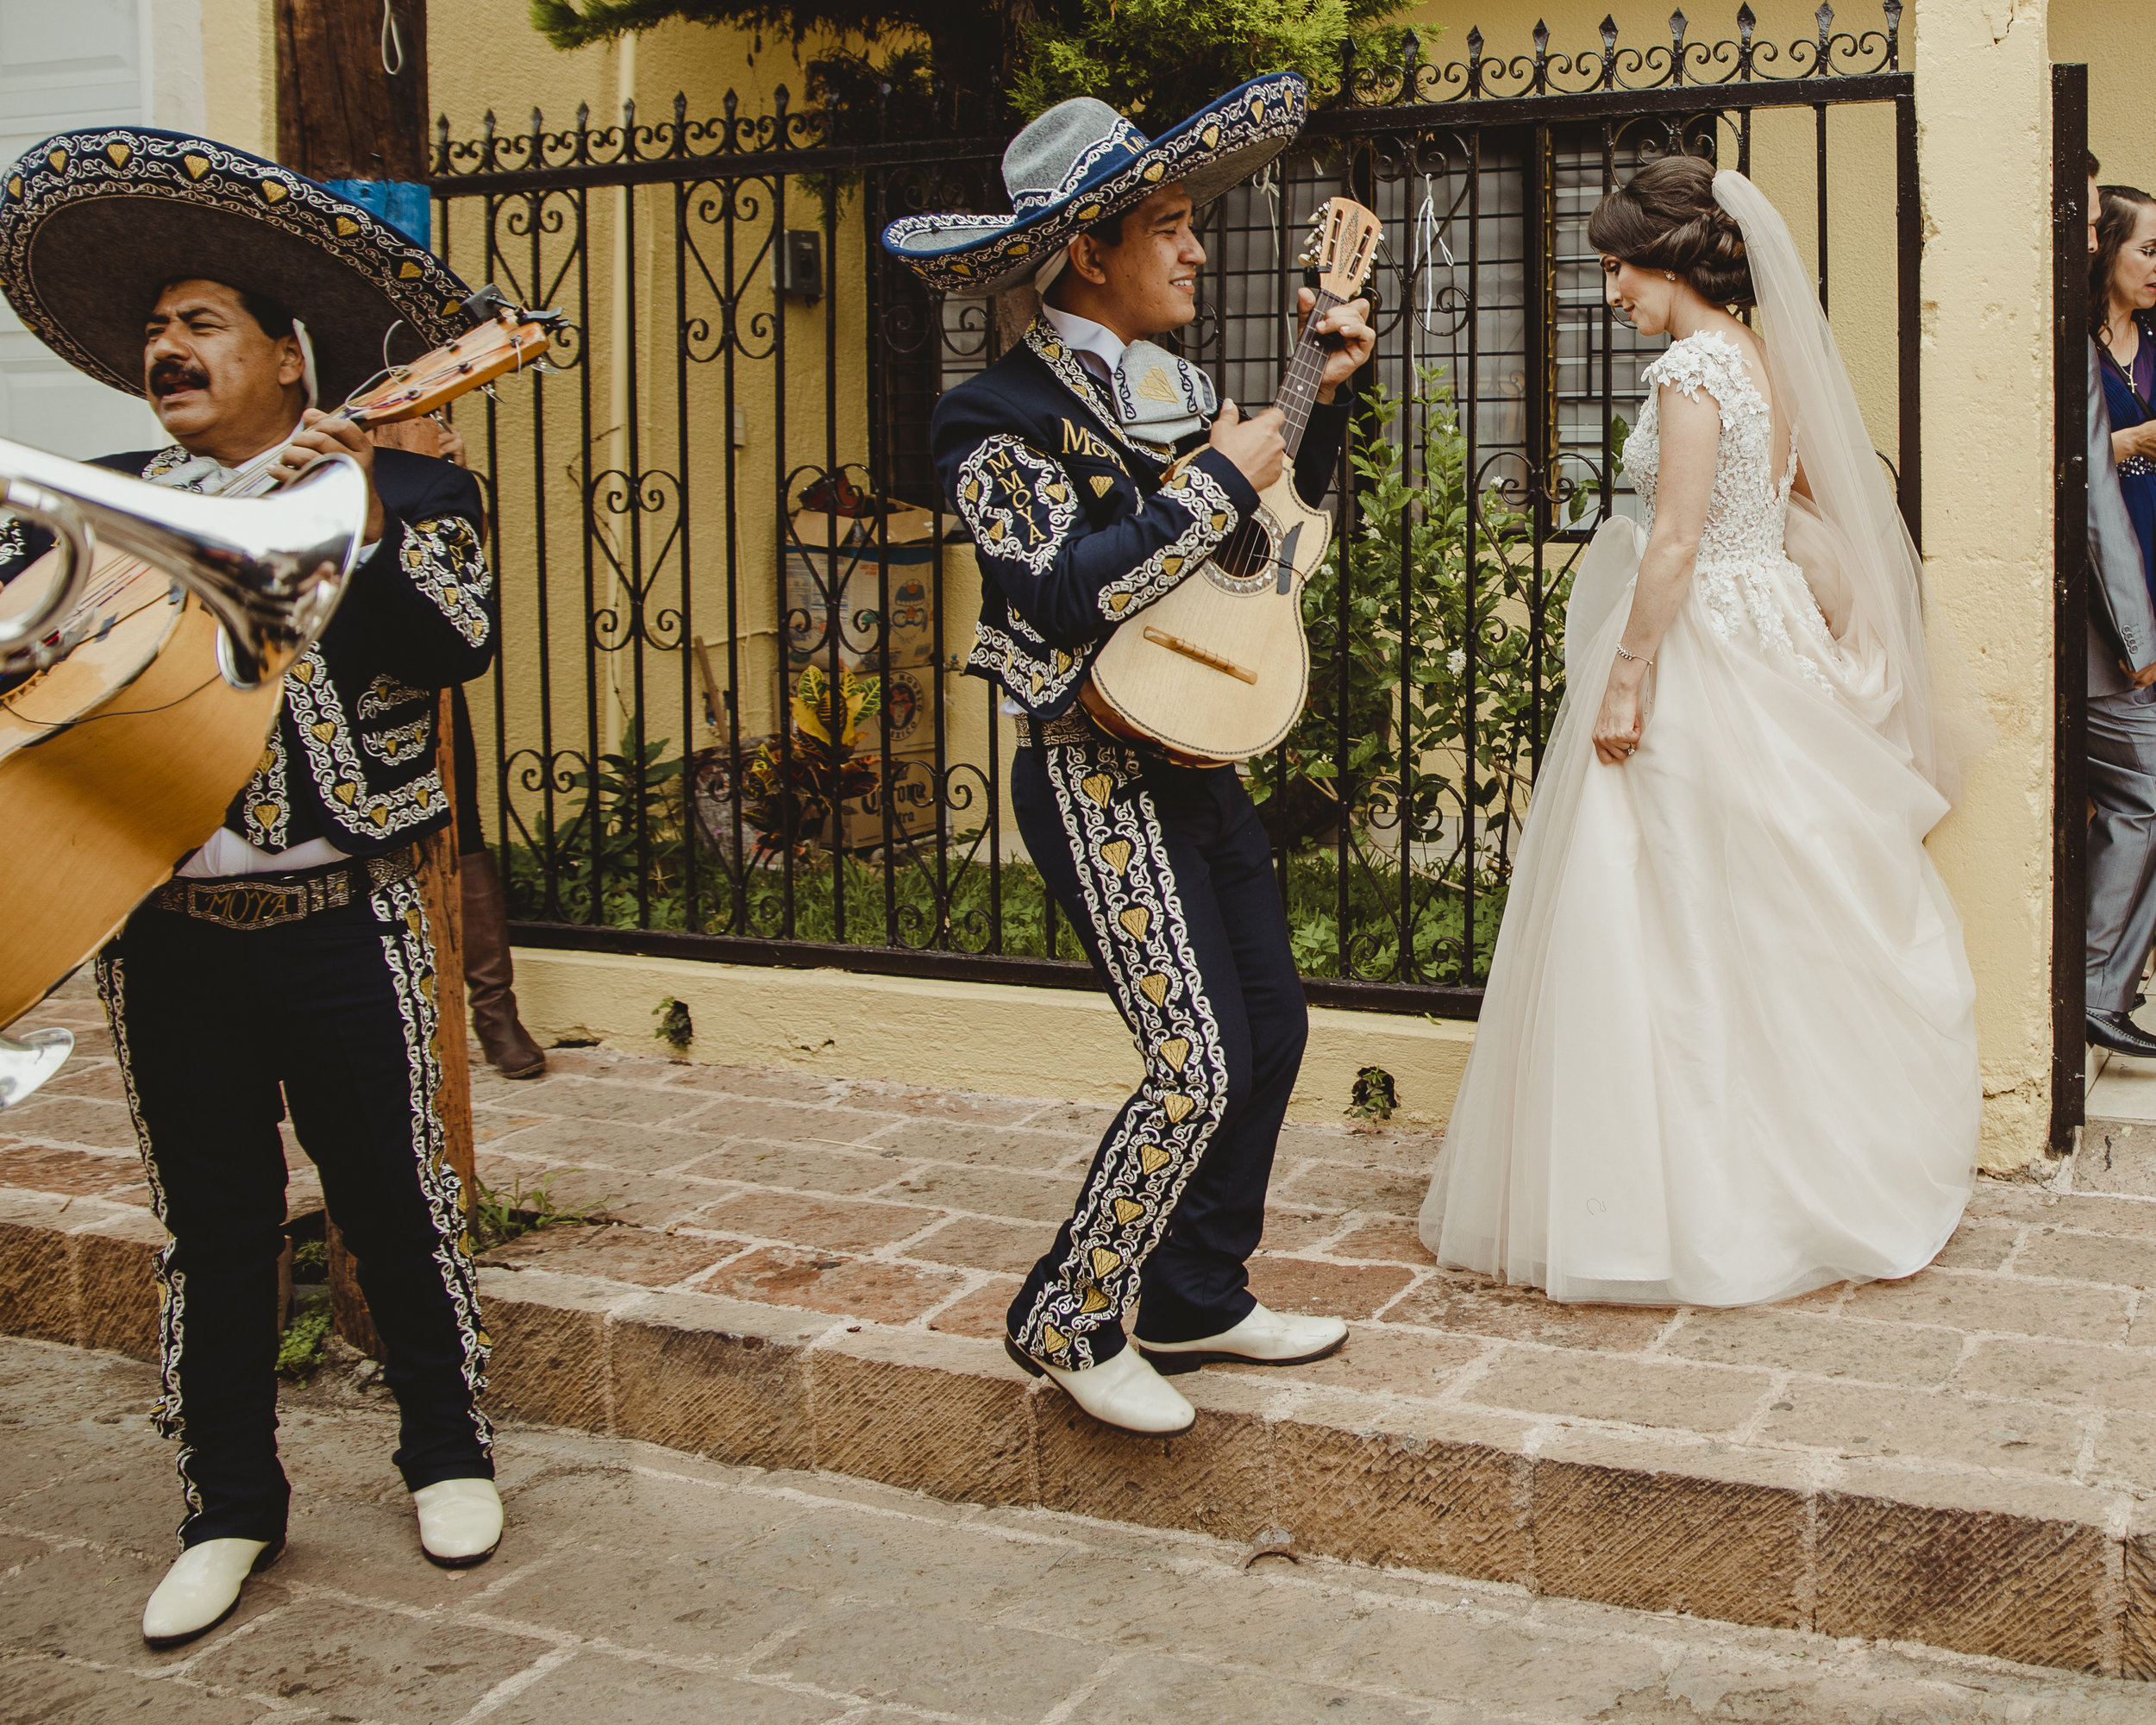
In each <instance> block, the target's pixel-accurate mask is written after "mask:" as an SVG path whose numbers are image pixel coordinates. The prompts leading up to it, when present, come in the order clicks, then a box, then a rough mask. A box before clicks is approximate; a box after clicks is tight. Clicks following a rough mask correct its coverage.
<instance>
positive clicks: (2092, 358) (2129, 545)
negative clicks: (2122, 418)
mask: <svg viewBox="0 0 2156 1725" xmlns="http://www.w3.org/2000/svg"><path fill="white" fill-rule="evenodd" d="M2089 568H2090V574H2092V576H2093V578H2094V579H2093V580H2091V582H2090V595H2089V598H2090V605H2089V620H2090V624H2091V625H2092V626H2093V627H2095V628H2096V630H2098V631H2099V632H2101V633H2102V634H2103V636H2104V637H2106V644H2107V645H2109V646H2110V647H2112V648H2115V649H2117V656H2118V657H2119V658H2121V659H2122V660H2124V661H2125V662H2126V663H2128V665H2131V666H2132V667H2133V668H2134V669H2136V670H2139V669H2140V668H2142V667H2143V666H2145V665H2147V663H2148V662H2150V661H2151V660H2152V659H2156V604H2153V603H2152V602H2151V600H2150V598H2149V591H2148V576H2147V572H2146V571H2144V570H2143V568H2142V567H2141V542H2140V536H2139V535H2137V534H2136V533H2135V532H2134V521H2133V517H2131V516H2129V515H2128V513H2127V512H2126V499H2125V497H2124V496H2123V495H2122V493H2121V492H2120V490H2119V470H2118V464H2117V463H2116V462H2115V461H2113V460H2112V458H2111V415H2110V413H2109V411H2108V410H2107V409H2106V408H2105V406H2104V405H2103V372H2102V370H2101V368H2100V367H2099V366H2098V364H2097V361H2096V343H2095V342H2090V343H2089ZM2099 669H2100V667H2098V666H2097V665H2096V664H2094V663H2092V664H2091V665H2090V672H2091V674H2092V677H2093V674H2095V673H2096V672H2097V671H2098V670H2099ZM2101 669H2105V670H2108V667H2102V668H2101ZM2103 681H2104V682H2106V683H2115V682H2116V681H2117V679H2115V678H2111V677H2109V676H2107V677H2105V679H2104V680H2103ZM2098 687H2099V688H2101V687H2102V685H2098Z"/></svg>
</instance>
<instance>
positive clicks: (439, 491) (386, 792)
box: [0, 445, 495, 856]
mask: <svg viewBox="0 0 2156 1725" xmlns="http://www.w3.org/2000/svg"><path fill="white" fill-rule="evenodd" d="M188 459H189V457H188V455H187V452H186V451H185V449H181V448H179V446H178V445H174V446H173V447H172V448H171V449H163V450H157V451H147V450H145V451H138V452H136V453H135V454H131V455H106V456H103V457H101V458H100V459H99V460H98V461H97V463H96V465H97V466H98V467H110V468H112V469H114V470H115V471H116V472H119V473H125V474H135V475H139V476H140V477H141V478H144V479H153V478H154V477H156V476H157V475H158V474H161V473H166V472H169V471H171V470H172V468H173V467H178V466H179V465H180V464H181V463H183V462H185V461H187V460H188ZM374 489H375V491H376V492H377V493H378V494H379V496H380V498H381V499H382V512H383V514H384V516H385V517H386V519H385V524H384V527H383V530H382V536H381V538H380V540H379V542H378V543H376V545H375V548H374V551H373V555H371V556H369V557H368V558H367V561H365V562H363V563H361V564H360V566H359V567H358V568H355V569H354V570H353V572H352V578H351V582H350V584H349V585H348V586H347V587H346V589H345V593H344V598H343V600H342V603H340V604H339V605H338V606H337V611H336V615H335V617H333V618H331V619H330V621H329V628H328V629H327V630H324V631H323V637H322V639H321V640H319V641H317V643H315V644H314V645H313V646H312V647H310V649H308V650H307V651H306V652H305V653H304V654H303V655H301V656H300V657H299V658H298V660H297V661H296V662H294V663H293V665H292V668H291V669H290V670H289V671H287V672H286V673H285V702H284V706H283V708H282V711H281V712H280V714H279V718H278V722H277V729H276V730H275V731H273V732H272V733H271V734H270V737H269V742H268V746H267V747H266V749H265V750H263V752H262V762H261V765H260V768H257V769H256V772H255V775H254V778H253V779H251V780H250V781H248V785H247V787H246V788H245V789H243V790H242V791H241V793H240V794H239V795H238V796H237V797H236V798H235V799H234V800H233V803H232V806H231V808H230V810H229V812H228V813H227V815H226V817H225V825H227V826H229V827H230V828H231V829H232V830H233V831H235V832H237V833H238V834H239V835H240V836H241V837H242V838H244V839H246V840H247V841H248V843H249V844H254V845H256V846H258V847H260V849H262V850H268V851H273V852H274V851H279V850H289V849H291V847H292V846H294V845H297V844H304V843H305V842H306V841H307V840H308V839H310V838H326V839H328V840H329V843H330V844H334V845H335V846H336V848H337V849H338V850H342V851H345V852H347V853H348V854H349V855H352V856H377V855H379V854H380V853H382V852H384V851H388V850H397V849H398V848H399V847H401V846H403V845H406V844H411V842H412V840H414V839H415V838H420V837H424V836H425V835H426V834H428V833H430V832H432V831H435V830H436V829H437V828H438V827H441V826H443V825H447V824H448V819H449V805H448V799H447V797H446V796H445V795H444V794H443V792H442V775H441V773H440V771H439V770H438V768H436V762H435V712H436V705H437V697H438V696H439V694H440V693H441V691H442V689H444V688H446V687H449V686H450V685H451V684H453V683H462V682H468V681H470V680H471V679H472V678H473V677H476V676H478V675H479V673H480V672H482V671H484V670H485V669H486V668H487V667H488V666H489V665H490V664H492V662H493V659H494V639H495V637H494V623H495V597H494V577H493V573H492V570H491V569H489V568H488V567H487V562H486V551H485V550H484V549H482V547H481V544H480V539H479V534H480V523H481V520H482V513H481V505H480V501H479V482H478V481H477V480H474V479H473V477H472V475H471V474H468V473H466V472H465V471H464V470H463V469H462V468H461V467H452V466H451V465H450V464H449V463H448V462H447V461H436V460H435V459H434V458H433V457H432V456H429V455H412V454H411V453H410V452H408V451H406V450H402V449H378V450H376V451H375V454H374ZM51 543H52V540H51V537H50V536H49V535H47V534H46V533H44V532H42V531H41V530H34V529H28V528H26V527H25V526H23V525H22V524H21V523H18V522H8V523H6V524H0V582H5V581H6V580H8V579H9V577H10V576H12V575H14V574H18V573H19V572H20V571H21V570H22V568H23V567H24V566H25V565H26V564H27V563H28V561H29V560H30V559H32V558H34V557H36V556H39V555H42V554H43V552H44V551H45V550H46V549H47V547H49V546H50V544H51ZM203 836H204V837H205V838H206V837H209V835H208V834H207V833H205V834H204V835H203Z"/></svg>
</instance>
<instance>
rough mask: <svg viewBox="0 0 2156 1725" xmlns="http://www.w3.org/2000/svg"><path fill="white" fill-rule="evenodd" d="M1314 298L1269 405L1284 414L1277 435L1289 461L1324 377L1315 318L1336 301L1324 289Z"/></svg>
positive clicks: (1322, 350)
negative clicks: (1277, 388)
mask: <svg viewBox="0 0 2156 1725" xmlns="http://www.w3.org/2000/svg"><path fill="white" fill-rule="evenodd" d="M1317 292H1318V302H1317V304H1314V305H1313V306H1312V307H1311V308H1310V320H1309V322H1308V323H1305V324H1304V325H1303V329H1302V336H1301V339H1300V340H1299V341H1298V342H1296V343H1295V351H1294V357H1292V358H1291V359H1290V360H1289V361H1288V371H1287V373H1286V375H1284V376H1283V377H1282V379H1281V380H1280V393H1279V394H1278V395H1276V396H1275V397H1274V398H1273V405H1274V406H1275V407H1277V408H1278V409H1280V411H1281V412H1282V414H1283V415H1284V416H1285V417H1286V418H1287V422H1288V423H1286V424H1285V425H1283V426H1282V427H1281V436H1282V441H1284V442H1286V443H1287V445H1288V461H1290V462H1291V463H1292V462H1293V461H1294V459H1295V454H1296V451H1297V450H1299V449H1300V448H1301V447H1302V434H1303V431H1304V430H1305V429H1306V428H1307V426H1308V425H1309V423H1310V410H1311V407H1312V406H1313V405H1314V404H1315V403H1316V401H1317V399H1318V386H1319V385H1320V384H1321V383H1323V382H1324V381H1325V361H1326V347H1325V340H1324V337H1322V336H1319V334H1318V333H1317V331H1318V320H1319V318H1321V317H1324V316H1325V315H1326V312H1328V311H1332V309H1333V307H1335V306H1336V305H1338V304H1340V299H1339V297H1338V295H1337V294H1332V293H1328V292H1326V290H1325V289H1323V288H1319V290H1318V291H1317Z"/></svg>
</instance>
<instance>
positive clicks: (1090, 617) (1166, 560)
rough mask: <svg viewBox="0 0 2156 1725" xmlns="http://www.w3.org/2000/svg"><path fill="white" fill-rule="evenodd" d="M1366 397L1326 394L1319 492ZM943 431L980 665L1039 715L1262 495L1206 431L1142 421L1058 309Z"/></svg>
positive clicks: (937, 437) (968, 385)
mask: <svg viewBox="0 0 2156 1725" xmlns="http://www.w3.org/2000/svg"><path fill="white" fill-rule="evenodd" d="M1350 408H1351V400H1350V398H1349V396H1348V393H1347V392H1346V391H1342V392H1340V394H1339V396H1338V398H1336V399H1335V400H1334V401H1333V402H1332V404H1331V405H1319V406H1317V407H1315V408H1313V410H1312V412H1311V415H1310V423H1309V425H1308V428H1307V430H1306V431H1305V433H1304V436H1303V441H1302V445H1301V448H1300V450H1299V451H1298V452H1297V454H1296V457H1295V488H1296V490H1297V491H1299V492H1301V494H1302V495H1303V497H1304V498H1305V499H1307V500H1308V501H1309V503H1310V504H1311V505H1312V506H1313V507H1315V506H1316V505H1317V504H1319V502H1320V501H1322V500H1323V499H1324V497H1325V492H1326V485H1327V483H1328V482H1329V480H1331V477H1332V469H1333V466H1334V463H1335V462H1336V461H1338V458H1339V453H1340V440H1341V438H1342V436H1343V435H1344V433H1345V431H1346V429H1347V421H1348V414H1349V411H1350ZM930 435H931V444H932V448H933V451H934V455H935V461H936V474H937V479H938V480H939V481H940V482H941V483H942V485H943V491H944V492H945V494H946V495H947V496H949V497H950V499H951V501H952V503H953V505H955V506H956V509H957V511H958V513H959V515H960V516H961V517H962V518H963V519H964V521H965V523H966V527H967V530H968V532H970V533H971V534H972V536H973V542H974V546H975V550H976V552H977V553H978V556H979V561H980V564H981V621H980V623H979V624H978V625H977V638H976V640H975V643H974V649H973V653H972V655H971V656H970V657H969V658H968V660H967V662H966V670H967V673H968V674H969V675H972V676H976V677H986V678H987V679H989V680H990V681H993V682H996V683H1000V684H1001V685H1002V686H1003V687H1004V688H1005V689H1006V691H1007V692H1008V693H1010V695H1011V698H1012V699H1013V700H1015V701H1016V702H1017V703H1018V706H1021V707H1023V708H1024V709H1025V712H1028V713H1029V714H1031V716H1032V717H1033V718H1041V719H1049V718H1056V717H1057V716H1058V715H1059V714H1061V713H1062V712H1064V710H1065V709H1067V708H1068V707H1069V706H1070V704H1071V703H1072V701H1074V700H1075V699H1076V698H1077V693H1078V687H1079V685H1080V684H1081V682H1083V681H1084V680H1085V675H1086V671H1087V667H1089V666H1090V665H1091V664H1092V662H1093V660H1094V655H1096V654H1098V653H1099V652H1100V647H1101V644H1102V643H1104V642H1106V639H1107V638H1108V637H1109V635H1110V634H1111V633H1112V632H1113V630H1115V628H1116V626H1117V625H1118V624H1120V623H1122V622H1123V621H1124V620H1125V618H1130V617H1132V616H1135V615H1136V614H1137V613H1138V612H1140V611H1142V610H1144V608H1145V607H1146V606H1147V605H1150V604H1151V603H1152V602H1153V601H1154V600H1155V599H1158V598H1160V597H1161V596H1162V595H1163V593H1168V592H1169V590H1170V589H1172V588H1173V587H1174V586H1175V585H1176V584H1177V583H1178V582H1179V581H1181V580H1183V579H1184V578H1185V577H1186V576H1187V575H1188V574H1193V573H1194V572H1195V571H1196V570H1197V568H1199V567H1200V564H1201V563H1202V562H1203V561H1204V560H1205V559H1206V558H1207V557H1209V556H1210V555H1212V554H1213V550H1214V549H1215V548H1217V547H1218V546H1219V544H1220V543H1221V542H1222V541H1224V540H1225V538H1226V537H1227V536H1228V535H1229V534H1231V533H1232V532H1233V531H1234V530H1235V529H1236V527H1237V526H1238V524H1240V523H1241V522H1243V521H1244V520H1245V519H1246V518H1248V517H1249V515H1250V511H1251V510H1252V509H1254V508H1255V507H1256V506H1257V492H1254V491H1253V490H1252V489H1251V488H1250V481H1249V480H1246V479H1244V477H1243V474H1242V472H1241V470H1240V469H1239V468H1238V467H1236V465H1235V464H1234V463H1233V462H1232V461H1229V460H1228V458H1227V457H1226V456H1225V455H1221V454H1220V453H1219V451H1218V450H1215V449H1212V448H1211V447H1210V446H1208V445H1206V443H1205V442H1203V438H1204V433H1203V432H1200V433H1197V434H1195V435H1194V437H1193V438H1192V439H1188V440H1186V443H1187V444H1188V445H1192V446H1194V453H1193V454H1191V455H1189V456H1188V459H1186V460H1183V461H1175V459H1174V457H1175V451H1173V450H1166V449H1158V448H1155V447H1150V446H1147V445H1144V444H1142V443H1139V442H1137V441H1135V440H1134V439H1132V438H1131V437H1130V436H1126V435H1125V432H1124V430H1123V429H1122V426H1121V424H1120V423H1119V420H1118V418H1117V417H1116V414H1115V411H1114V409H1113V408H1112V406H1111V405H1109V402H1108V399H1107V394H1106V386H1103V385H1101V384H1100V383H1098V382H1097V381H1096V380H1094V377H1093V375H1092V374H1091V373H1089V372H1087V370H1086V368H1085V367H1084V366H1082V365H1081V363H1080V362H1079V360H1078V356H1077V355H1076V354H1075V353H1073V352H1072V351H1071V349H1070V348H1069V346H1068V345H1067V344H1066V343H1065V342H1063V340H1062V337H1061V336H1058V335H1057V334H1056V330H1055V329H1054V327H1053V326H1052V325H1051V324H1050V323H1048V321H1047V320H1046V319H1045V318H1037V319H1036V320H1035V321H1034V323H1033V326H1032V328H1031V329H1028V330H1027V331H1026V333H1025V340H1024V341H1023V342H1018V344H1017V345H1015V346H1014V347H1012V349H1011V350H1010V351H1009V352H1008V353H1006V354H1004V356H1003V357H1002V358H1001V359H1000V360H998V361H996V362H995V364H993V366H991V367H988V369H987V371H985V372H982V373H980V374H978V375H977V376H975V377H971V378H968V380H966V381H965V382H964V383H962V384H961V385H959V386H958V387H957V388H956V389H954V390H952V391H951V392H950V393H948V394H947V395H945V396H944V397H943V399H942V400H941V401H940V402H938V403H937V407H936V417H935V419H934V421H933V423H932V427H931V434H930Z"/></svg>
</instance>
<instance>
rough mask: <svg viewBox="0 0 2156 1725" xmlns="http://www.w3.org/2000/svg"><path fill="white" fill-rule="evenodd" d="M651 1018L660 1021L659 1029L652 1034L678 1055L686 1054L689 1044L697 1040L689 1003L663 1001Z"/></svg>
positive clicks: (654, 1008) (653, 1011)
mask: <svg viewBox="0 0 2156 1725" xmlns="http://www.w3.org/2000/svg"><path fill="white" fill-rule="evenodd" d="M651 1016H652V1017H654V1018H655V1019H658V1020H659V1028H658V1029H657V1030H655V1031H654V1032H652V1034H653V1035H654V1036H655V1037H657V1038H659V1040H660V1041H661V1042H663V1043H664V1044H666V1045H667V1047H668V1048H671V1049H672V1050H673V1051H674V1052H675V1053H676V1054H686V1053H687V1052H688V1051H689V1044H691V1043H692V1042H694V1041H695V1040H696V1025H695V1022H694V1020H693V1019H691V1018H690V1017H689V1003H688V1002H687V1001H686V1000H674V999H672V998H668V999H667V1000H661V1001H660V1002H659V1004H658V1005H657V1006H655V1007H653V1008H652V1009H651Z"/></svg>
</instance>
